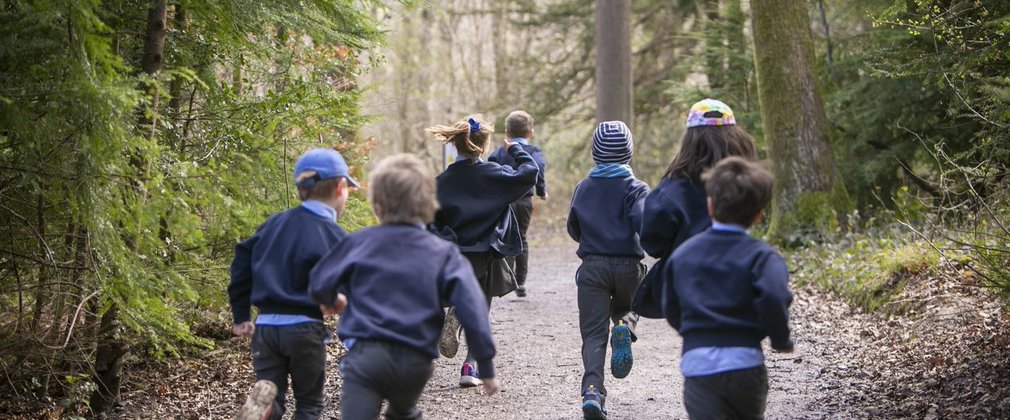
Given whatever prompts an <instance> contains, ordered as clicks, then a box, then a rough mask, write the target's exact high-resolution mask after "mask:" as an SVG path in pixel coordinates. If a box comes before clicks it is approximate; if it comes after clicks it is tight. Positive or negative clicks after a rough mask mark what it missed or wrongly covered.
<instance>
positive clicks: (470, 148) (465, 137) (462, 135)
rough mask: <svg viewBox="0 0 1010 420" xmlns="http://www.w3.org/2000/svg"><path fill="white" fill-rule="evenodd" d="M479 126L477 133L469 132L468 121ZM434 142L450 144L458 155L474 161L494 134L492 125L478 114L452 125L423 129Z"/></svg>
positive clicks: (482, 152)
mask: <svg viewBox="0 0 1010 420" xmlns="http://www.w3.org/2000/svg"><path fill="white" fill-rule="evenodd" d="M471 118H472V119H473V120H474V121H476V122H477V123H479V124H480V130H479V131H470V122H469V120H470V119H471ZM424 131H427V132H428V133H431V134H432V135H433V136H434V137H435V139H436V140H439V141H441V142H443V143H452V145H453V146H455V147H456V151H457V152H459V154H460V155H462V156H465V157H468V158H471V159H476V158H478V157H480V155H483V154H484V152H485V151H486V150H487V145H488V143H489V140H490V139H491V134H492V133H494V125H492V124H490V123H488V122H487V121H486V120H485V119H484V116H482V115H480V114H476V115H471V116H469V117H467V118H466V119H463V120H459V121H456V123H455V124H453V125H436V126H434V127H428V128H426V129H424Z"/></svg>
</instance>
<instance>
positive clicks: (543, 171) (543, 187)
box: [531, 148, 547, 197]
mask: <svg viewBox="0 0 1010 420" xmlns="http://www.w3.org/2000/svg"><path fill="white" fill-rule="evenodd" d="M531 155H532V157H533V160H534V161H535V162H536V163H537V167H538V168H540V173H538V174H537V183H536V186H535V192H536V194H537V197H546V196H547V160H546V159H544V153H543V152H542V151H540V149H536V148H535V149H533V153H531Z"/></svg>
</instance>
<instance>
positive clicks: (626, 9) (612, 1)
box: [596, 0, 634, 126]
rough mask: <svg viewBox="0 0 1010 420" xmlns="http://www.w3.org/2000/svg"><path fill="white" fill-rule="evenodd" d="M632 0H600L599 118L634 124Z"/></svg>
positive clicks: (598, 38)
mask: <svg viewBox="0 0 1010 420" xmlns="http://www.w3.org/2000/svg"><path fill="white" fill-rule="evenodd" d="M632 95H633V92H632V87H631V1H630V0H596V120H597V121H610V120H620V121H624V122H625V123H627V124H628V125H629V126H631V125H632V123H633V121H632V118H633V117H634V109H633V106H634V103H633V96H632Z"/></svg>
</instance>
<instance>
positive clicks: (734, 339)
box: [661, 157, 793, 420]
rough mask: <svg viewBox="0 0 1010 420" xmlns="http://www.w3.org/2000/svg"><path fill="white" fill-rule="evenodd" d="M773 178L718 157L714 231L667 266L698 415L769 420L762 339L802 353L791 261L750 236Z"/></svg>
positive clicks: (711, 208) (690, 406)
mask: <svg viewBox="0 0 1010 420" xmlns="http://www.w3.org/2000/svg"><path fill="white" fill-rule="evenodd" d="M772 184H773V179H772V176H771V174H769V173H768V171H766V170H764V169H763V168H761V167H760V166H759V165H758V164H756V163H754V162H750V161H748V160H746V159H743V158H739V157H730V158H727V159H725V160H723V161H721V162H719V164H717V165H716V166H715V167H714V168H712V170H711V171H709V172H708V173H707V174H706V177H705V190H706V191H707V192H708V206H707V207H708V213H709V214H710V216H711V219H712V228H711V229H709V230H707V231H705V232H703V233H700V234H698V235H696V236H694V237H692V238H690V239H688V240H687V241H685V242H684V243H683V244H682V245H681V246H680V247H679V248H677V250H676V251H674V252H673V256H672V257H671V258H670V259H669V261H667V262H666V265H665V266H664V267H663V271H662V274H661V279H662V281H663V284H664V285H665V288H664V290H666V291H667V296H666V298H665V299H664V303H663V304H664V313H665V314H666V318H667V321H668V322H669V323H670V325H671V326H673V327H674V328H676V329H677V331H678V332H679V333H680V335H681V336H682V337H683V338H684V345H683V355H682V356H681V359H680V371H681V373H682V374H683V375H684V407H685V408H686V409H687V413H688V415H689V416H690V418H691V419H695V420H697V419H728V418H731V419H761V418H764V410H765V402H766V400H767V397H768V372H767V370H766V369H765V366H764V355H763V354H762V352H761V341H762V340H763V339H764V338H765V337H769V338H771V347H772V349H774V350H776V351H779V352H786V353H788V352H792V351H793V341H792V339H790V338H789V305H790V303H791V302H792V294H791V293H790V292H789V288H788V277H789V272H788V270H787V268H786V263H785V260H784V259H783V258H782V256H781V255H779V253H778V252H776V251H775V249H773V248H772V247H770V246H768V245H767V244H765V243H764V242H761V241H760V240H757V239H754V238H752V237H750V235H748V233H747V229H748V228H750V226H752V225H754V224H755V223H758V222H759V221H760V220H761V217H762V215H763V214H764V208H765V206H767V205H768V202H769V201H770V200H771V196H772Z"/></svg>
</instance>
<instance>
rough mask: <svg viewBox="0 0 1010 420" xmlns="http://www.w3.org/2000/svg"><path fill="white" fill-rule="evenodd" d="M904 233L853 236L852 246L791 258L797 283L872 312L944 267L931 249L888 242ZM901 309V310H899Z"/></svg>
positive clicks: (800, 251) (795, 254)
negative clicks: (916, 280)
mask: <svg viewBox="0 0 1010 420" xmlns="http://www.w3.org/2000/svg"><path fill="white" fill-rule="evenodd" d="M902 235H903V233H897V232H896V231H890V232H888V233H885V234H884V235H882V236H880V235H876V234H866V235H854V236H852V237H851V238H850V240H851V242H849V243H848V244H847V245H843V246H839V245H816V246H812V247H808V248H803V249H797V250H795V251H793V252H792V253H791V256H790V257H791V259H792V264H793V265H794V266H795V267H798V271H797V273H796V274H795V277H794V279H795V281H796V282H797V283H798V284H808V283H812V284H814V285H817V286H818V287H821V288H824V289H827V290H831V291H834V292H837V293H838V294H839V295H841V296H842V297H844V298H845V299H846V300H847V301H849V302H850V303H851V304H853V305H855V306H857V307H860V308H862V309H863V310H865V311H868V312H872V311H875V310H877V309H879V308H881V307H882V305H885V304H886V303H888V302H889V300H890V299H891V298H892V297H893V296H895V295H896V294H898V293H900V292H901V289H902V288H903V287H904V285H905V283H906V282H907V281H908V280H909V279H910V278H913V277H915V276H917V275H920V274H925V273H930V272H932V271H933V270H934V269H935V267H936V266H937V264H938V262H939V257H938V254H937V253H936V252H935V251H934V250H933V248H932V247H931V246H930V244H927V243H925V242H922V241H912V242H902V241H895V240H892V239H887V238H888V237H901V236H902ZM897 310H900V308H897Z"/></svg>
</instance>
